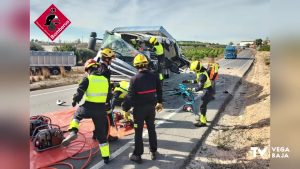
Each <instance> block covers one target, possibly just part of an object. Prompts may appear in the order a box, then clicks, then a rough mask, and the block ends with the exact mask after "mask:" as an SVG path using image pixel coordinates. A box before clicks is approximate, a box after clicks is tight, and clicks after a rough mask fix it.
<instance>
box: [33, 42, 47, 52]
mask: <svg viewBox="0 0 300 169" xmlns="http://www.w3.org/2000/svg"><path fill="white" fill-rule="evenodd" d="M30 50H34V51H44V50H45V49H44V48H43V47H42V46H41V45H40V44H37V43H35V42H30Z"/></svg>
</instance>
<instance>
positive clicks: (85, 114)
mask: <svg viewBox="0 0 300 169" xmlns="http://www.w3.org/2000/svg"><path fill="white" fill-rule="evenodd" d="M84 67H85V71H86V72H87V73H88V76H87V77H84V78H83V80H82V81H81V83H80V84H79V87H78V88H77V93H76V94H74V96H73V102H72V106H73V107H75V106H76V104H78V103H79V102H80V100H81V99H82V97H83V96H84V100H85V102H84V103H83V104H82V105H80V106H79V107H78V108H77V110H76V112H75V114H74V117H73V119H72V121H71V122H70V127H69V132H70V134H69V135H68V136H67V137H66V138H65V139H64V140H63V142H62V144H63V145H64V146H67V145H68V144H69V143H70V142H71V141H72V140H75V139H76V138H77V132H78V130H79V122H80V121H81V120H82V119H83V118H92V120H93V123H94V125H95V133H96V138H97V140H98V142H99V147H100V152H101V155H102V158H103V160H104V163H108V162H109V157H110V151H109V144H108V142H107V135H108V133H107V127H106V126H107V125H108V124H107V123H108V120H107V114H106V111H105V103H106V101H107V94H108V90H109V82H108V79H107V78H106V77H104V76H102V75H101V74H100V73H99V72H98V71H97V69H98V63H97V62H96V61H94V60H93V59H89V60H88V61H87V62H86V63H85V65H84Z"/></svg>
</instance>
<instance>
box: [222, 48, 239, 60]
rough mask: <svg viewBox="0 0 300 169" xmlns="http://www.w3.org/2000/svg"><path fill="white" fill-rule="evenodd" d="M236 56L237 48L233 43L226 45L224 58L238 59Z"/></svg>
mask: <svg viewBox="0 0 300 169" xmlns="http://www.w3.org/2000/svg"><path fill="white" fill-rule="evenodd" d="M236 57H237V48H236V47H235V46H232V45H228V46H226V48H225V53H224V58H225V59H236Z"/></svg>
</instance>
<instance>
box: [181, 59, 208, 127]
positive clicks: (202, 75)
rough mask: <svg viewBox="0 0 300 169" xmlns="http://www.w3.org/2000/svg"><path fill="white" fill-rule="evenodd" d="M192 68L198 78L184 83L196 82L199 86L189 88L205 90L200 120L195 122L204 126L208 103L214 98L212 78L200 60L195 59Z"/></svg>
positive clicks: (195, 90) (197, 125) (199, 125)
mask: <svg viewBox="0 0 300 169" xmlns="http://www.w3.org/2000/svg"><path fill="white" fill-rule="evenodd" d="M190 70H192V71H194V72H195V73H196V80H184V81H182V83H196V84H198V86H197V87H196V88H190V89H189V90H192V91H194V92H197V91H200V90H203V92H204V93H203V95H202V97H201V100H202V103H201V105H200V118H199V122H197V123H195V124H194V125H195V126H196V127H203V126H206V111H207V104H208V103H209V102H210V101H211V100H212V96H213V89H212V85H211V80H210V78H209V76H208V74H207V69H206V68H204V67H203V66H202V64H201V62H200V61H193V62H192V63H191V65H190Z"/></svg>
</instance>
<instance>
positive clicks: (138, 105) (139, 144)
mask: <svg viewBox="0 0 300 169" xmlns="http://www.w3.org/2000/svg"><path fill="white" fill-rule="evenodd" d="M148 63H149V62H148V60H147V58H146V57H145V56H144V55H142V54H138V55H137V56H135V58H134V61H133V64H134V66H135V67H136V68H137V69H138V73H137V74H136V75H135V76H134V77H132V78H131V80H130V86H129V90H128V94H127V97H126V99H125V101H124V103H123V104H122V109H123V110H124V111H126V112H127V111H128V110H129V109H130V108H131V107H133V119H134V130H135V136H134V140H135V147H134V151H133V153H132V155H131V156H130V160H132V161H135V162H137V163H142V158H141V155H142V154H143V152H144V146H143V136H142V133H143V127H144V121H145V122H146V124H147V129H148V133H149V143H150V153H151V159H152V160H155V159H156V151H157V137H156V131H155V125H154V120H155V110H156V111H157V112H159V111H161V110H162V109H163V107H162V87H161V82H160V80H159V77H158V76H157V74H154V73H153V72H150V71H149V70H148V69H147V67H148Z"/></svg>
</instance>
